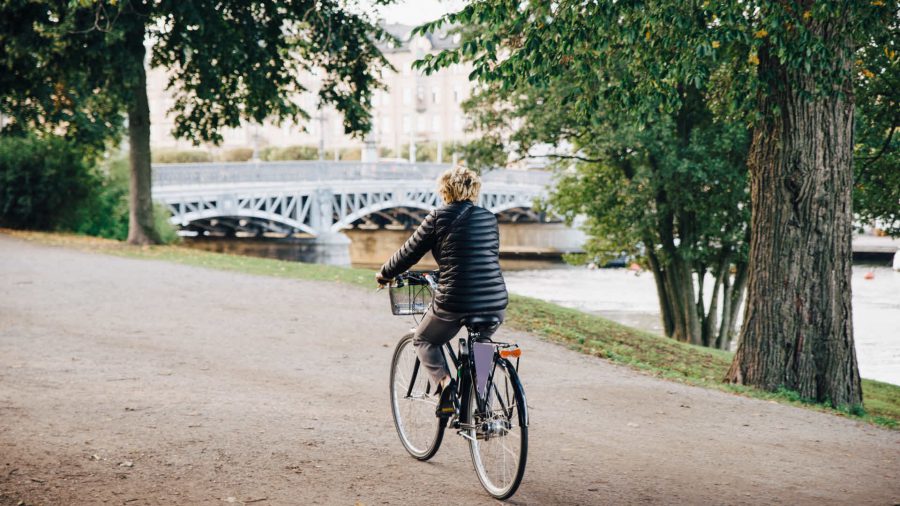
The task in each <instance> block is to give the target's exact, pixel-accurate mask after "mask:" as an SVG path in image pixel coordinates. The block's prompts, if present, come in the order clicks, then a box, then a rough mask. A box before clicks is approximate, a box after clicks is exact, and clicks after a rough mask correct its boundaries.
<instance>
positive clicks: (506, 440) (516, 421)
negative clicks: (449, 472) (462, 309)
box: [467, 359, 528, 499]
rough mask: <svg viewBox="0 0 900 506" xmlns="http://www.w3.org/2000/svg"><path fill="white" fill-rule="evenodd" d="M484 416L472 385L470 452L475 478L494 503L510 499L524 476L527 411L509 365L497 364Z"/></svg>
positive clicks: (489, 387) (519, 387)
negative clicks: (472, 427) (476, 477)
mask: <svg viewBox="0 0 900 506" xmlns="http://www.w3.org/2000/svg"><path fill="white" fill-rule="evenodd" d="M488 392H489V393H488V400H487V403H486V408H487V409H485V411H484V412H479V410H478V403H477V400H476V397H475V396H476V392H475V387H474V385H473V386H472V390H471V393H470V395H469V413H470V414H471V417H470V421H471V423H472V425H473V426H474V427H475V428H474V429H470V430H469V431H468V432H469V434H468V436H470V437H467V439H468V440H469V451H470V453H471V454H472V464H473V465H474V466H475V474H476V475H478V480H479V481H481V485H482V486H483V487H484V489H485V490H487V492H488V493H489V494H491V495H492V496H494V497H495V498H497V499H507V498H509V497H510V496H512V495H513V494H514V493H515V492H516V489H517V488H519V484H520V483H521V482H522V476H523V475H524V474H525V461H526V460H527V457H528V411H527V410H528V407H527V405H526V403H525V392H524V390H523V389H522V384H521V383H519V377H518V375H517V374H516V370H515V369H514V368H513V366H512V364H510V363H509V361H507V360H504V359H501V360H499V361H498V362H497V364H496V367H495V372H494V378H493V381H492V383H491V384H489V385H488Z"/></svg>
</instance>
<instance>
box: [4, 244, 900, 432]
mask: <svg viewBox="0 0 900 506" xmlns="http://www.w3.org/2000/svg"><path fill="white" fill-rule="evenodd" d="M0 232H2V233H7V234H9V235H13V236H15V237H19V238H23V239H27V240H33V241H38V242H41V243H44V244H50V245H57V246H67V247H73V248H76V249H81V250H86V251H92V252H100V253H108V254H113V255H120V256H128V257H136V258H147V259H156V260H165V261H169V262H175V263H180V264H186V265H193V266H199V267H207V268H211V269H220V270H228V271H237V272H244V273H248V274H257V275H263V276H278V277H284V278H292V279H306V280H319V281H338V282H342V283H349V284H354V285H358V286H362V287H366V288H372V287H373V286H374V285H373V273H372V271H369V270H365V269H351V268H342V267H332V266H326V265H315V264H303V263H299V262H285V261H280V260H269V259H264V258H253V257H243V256H235V255H225V254H219V253H209V252H205V251H198V250H193V249H188V248H183V247H178V246H154V247H143V248H138V247H133V246H128V245H125V244H123V243H120V242H117V241H111V240H106V239H97V238H91V237H84V236H75V235H66V234H49V233H38V232H21V231H12V230H3V229H0ZM385 309H387V304H385ZM507 323H508V324H509V325H510V326H512V327H514V328H517V329H520V330H523V331H527V332H531V333H533V334H536V335H539V336H541V337H544V338H546V339H549V340H552V341H556V342H559V343H562V344H565V345H567V346H569V347H570V348H572V349H575V350H578V351H581V352H583V353H589V354H592V355H596V356H598V357H603V358H605V359H608V360H611V361H613V362H618V363H621V364H626V365H629V366H631V367H634V368H636V369H639V370H642V371H645V372H648V373H650V374H653V375H656V376H659V377H662V378H667V379H671V380H676V381H682V382H686V383H690V384H694V385H699V386H704V387H708V388H715V389H718V390H725V391H729V392H734V393H739V394H742V395H747V396H750V397H755V398H762V399H771V400H776V401H779V402H786V403H791V404H800V403H802V400H801V399H799V398H798V397H797V395H796V394H795V393H794V392H789V391H785V392H777V393H771V392H764V391H761V390H757V389H753V388H748V387H742V386H737V385H728V384H725V383H722V378H723V377H724V376H725V372H726V370H727V369H728V366H729V364H730V363H731V354H730V353H727V352H723V351H718V350H710V349H707V348H701V347H697V346H691V345H687V344H683V343H679V342H676V341H673V340H671V339H667V338H664V337H660V336H657V335H655V334H651V333H648V332H643V331H640V330H637V329H633V328H631V327H626V326H624V325H620V324H618V323H615V322H612V321H609V320H607V319H605V318H601V317H599V316H595V315H591V314H588V313H584V312H581V311H578V310H575V309H568V308H564V307H561V306H558V305H555V304H551V303H548V302H544V301H541V300H537V299H533V298H529V297H521V296H512V297H511V303H510V306H509V309H508V310H507ZM863 393H864V397H865V409H866V414H865V415H863V416H862V417H861V418H863V419H865V420H867V421H870V422H874V423H877V424H880V425H884V426H889V427H893V428H897V427H898V426H900V386H897V385H891V384H888V383H881V382H878V381H873V380H863ZM803 404H804V405H806V406H812V407H814V408H815V409H820V410H824V411H830V412H835V413H837V411H835V410H831V409H828V408H826V407H824V406H821V405H810V404H808V403H803ZM843 414H845V415H846V413H843ZM848 416H850V415H848Z"/></svg>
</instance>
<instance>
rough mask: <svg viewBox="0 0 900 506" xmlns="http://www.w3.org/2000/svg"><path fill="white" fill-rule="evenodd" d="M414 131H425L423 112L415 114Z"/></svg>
mask: <svg viewBox="0 0 900 506" xmlns="http://www.w3.org/2000/svg"><path fill="white" fill-rule="evenodd" d="M416 131H417V132H424V131H425V115H424V114H418V115H416Z"/></svg>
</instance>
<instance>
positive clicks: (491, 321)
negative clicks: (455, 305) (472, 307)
mask: <svg viewBox="0 0 900 506" xmlns="http://www.w3.org/2000/svg"><path fill="white" fill-rule="evenodd" d="M462 324H463V325H465V326H466V328H470V329H485V328H491V327H496V326H497V325H500V318H498V317H496V316H494V315H475V316H468V317H466V318H463V319H462Z"/></svg>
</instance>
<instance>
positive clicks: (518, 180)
mask: <svg viewBox="0 0 900 506" xmlns="http://www.w3.org/2000/svg"><path fill="white" fill-rule="evenodd" d="M448 168H450V164H445V163H399V162H377V163H360V162H320V161H311V162H301V161H297V162H256V163H254V162H223V163H171V164H154V165H153V186H155V187H165V186H193V185H206V184H223V183H226V184H227V183H267V182H315V181H342V180H343V181H346V180H385V179H391V180H407V181H413V180H420V181H421V180H434V179H436V178H437V177H438V175H440V174H441V173H442V172H443V171H445V170H447V169H448ZM551 178H552V175H551V174H550V173H549V172H544V171H537V170H513V169H498V170H492V171H489V172H487V173H485V174H484V175H483V177H482V179H483V180H484V182H485V183H489V182H490V183H506V184H525V185H540V186H546V185H547V184H549V183H550V181H551Z"/></svg>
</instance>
